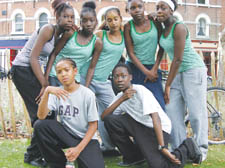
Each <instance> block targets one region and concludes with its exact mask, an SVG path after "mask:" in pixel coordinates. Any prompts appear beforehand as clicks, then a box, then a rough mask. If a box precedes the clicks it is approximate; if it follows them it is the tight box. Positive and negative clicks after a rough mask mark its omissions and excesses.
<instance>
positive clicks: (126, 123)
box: [101, 64, 202, 168]
mask: <svg viewBox="0 0 225 168" xmlns="http://www.w3.org/2000/svg"><path fill="white" fill-rule="evenodd" d="M113 80H114V83H115V85H116V87H117V89H119V90H120V91H121V92H120V93H119V94H118V95H117V96H116V98H115V99H114V101H113V102H112V104H111V105H110V106H109V107H108V108H107V109H106V110H105V111H104V112H103V114H102V115H101V118H102V120H104V124H105V127H106V129H107V131H108V133H109V136H110V138H111V140H112V142H113V143H114V144H115V145H116V146H117V147H118V149H119V150H120V152H121V154H122V156H123V161H122V162H120V163H119V166H130V165H135V164H139V163H142V162H143V161H144V160H146V161H147V163H148V165H149V166H150V167H151V168H159V167H160V168H175V167H183V166H184V164H185V162H186V160H187V159H191V160H193V162H195V163H200V162H201V156H202V155H201V152H200V150H199V148H198V146H197V145H196V143H195V142H194V140H193V139H191V138H188V139H186V140H185V141H184V142H183V143H182V144H181V145H180V147H179V148H177V149H176V150H175V151H174V152H172V153H171V152H170V151H169V150H168V141H169V137H170V132H171V122H170V119H169V118H168V116H167V115H166V113H165V112H164V111H163V110H162V108H161V106H160V105H159V103H158V102H157V100H156V99H155V97H154V96H153V94H152V93H151V92H150V91H149V90H148V89H146V88H145V87H144V86H142V85H134V84H133V85H132V84H131V80H132V75H131V71H130V69H129V67H128V66H126V65H125V64H118V65H117V66H116V67H115V69H114V70H113ZM130 137H133V140H132V139H131V138H130Z"/></svg>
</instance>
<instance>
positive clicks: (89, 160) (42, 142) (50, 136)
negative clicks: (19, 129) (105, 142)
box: [34, 119, 105, 168]
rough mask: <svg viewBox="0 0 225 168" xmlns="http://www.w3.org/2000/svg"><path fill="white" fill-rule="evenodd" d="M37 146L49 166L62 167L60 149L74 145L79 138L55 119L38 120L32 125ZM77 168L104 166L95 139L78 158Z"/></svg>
mask: <svg viewBox="0 0 225 168" xmlns="http://www.w3.org/2000/svg"><path fill="white" fill-rule="evenodd" d="M34 132H35V133H36V135H37V138H38V146H39V148H40V150H41V152H42V154H43V156H44V158H45V160H46V161H47V162H48V165H50V167H51V168H64V167H65V163H66V157H65V155H64V152H63V150H62V149H67V148H70V147H75V146H77V145H78V144H79V143H80V142H81V140H82V139H81V138H79V137H77V136H74V135H72V134H70V133H68V132H67V131H66V129H65V128H64V127H63V126H62V124H61V123H59V122H58V121H56V120H48V119H46V120H38V121H36V122H35V125H34ZM77 161H78V167H79V168H104V167H105V166H104V159H103V156H102V152H101V150H100V147H99V143H98V141H97V140H91V141H90V142H89V143H88V145H87V146H86V147H85V148H84V150H83V151H82V152H81V153H80V155H79V157H78V159H77Z"/></svg>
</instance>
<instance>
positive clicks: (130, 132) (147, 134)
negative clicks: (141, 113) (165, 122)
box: [104, 114, 188, 168]
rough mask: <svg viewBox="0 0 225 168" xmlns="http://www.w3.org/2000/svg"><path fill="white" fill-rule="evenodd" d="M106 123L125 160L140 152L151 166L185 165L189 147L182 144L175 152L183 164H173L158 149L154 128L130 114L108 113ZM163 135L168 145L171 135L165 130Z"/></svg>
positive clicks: (173, 166) (130, 159) (133, 157)
mask: <svg viewBox="0 0 225 168" xmlns="http://www.w3.org/2000/svg"><path fill="white" fill-rule="evenodd" d="M104 123H105V127H106V129H107V131H108V133H109V136H110V138H111V140H112V142H113V143H114V145H116V146H117V147H118V148H119V150H120V152H121V154H122V156H123V159H124V160H129V161H132V160H137V159H136V158H137V157H138V156H139V155H140V152H141V154H143V156H144V158H145V159H146V161H147V163H148V165H149V167H151V168H176V167H183V166H184V164H185V162H186V160H187V155H188V150H187V147H186V146H185V145H181V146H180V147H179V148H178V149H176V150H175V151H174V152H173V154H174V155H175V156H176V157H177V158H178V159H180V160H181V162H182V164H181V165H180V166H177V165H175V164H173V163H172V162H171V161H170V160H168V159H167V158H166V157H165V156H164V155H163V154H162V153H161V152H160V151H159V150H158V141H157V137H156V134H155V131H154V129H153V128H149V127H146V126H144V125H143V124H141V123H138V122H137V121H135V120H134V119H133V118H132V117H131V116H130V115H128V114H124V115H108V116H106V117H105V119H104ZM130 136H131V137H133V138H134V140H135V143H136V144H134V143H133V141H131V139H130ZM163 137H164V143H165V145H166V146H168V140H169V137H170V135H169V134H167V133H165V132H163ZM137 147H138V148H139V150H137ZM139 151H140V152H139Z"/></svg>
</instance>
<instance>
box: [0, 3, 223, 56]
mask: <svg viewBox="0 0 225 168" xmlns="http://www.w3.org/2000/svg"><path fill="white" fill-rule="evenodd" d="M68 1H69V2H70V3H71V4H72V6H73V7H74V11H75V19H76V23H77V24H79V13H80V10H81V6H82V3H83V2H84V0H68ZM126 1H127V0H96V4H97V9H96V11H97V18H98V21H99V23H101V16H102V14H103V13H104V11H105V10H106V9H107V8H109V7H110V6H116V7H118V8H120V11H121V14H122V16H123V21H124V22H126V21H127V20H129V19H130V16H129V14H128V13H126V12H125V7H126ZM143 1H145V8H146V12H154V11H155V4H156V2H157V0H143ZM177 1H178V4H179V7H178V10H177V11H176V12H175V16H176V17H177V18H178V19H179V20H183V21H184V23H185V24H186V25H187V26H188V28H189V31H190V34H191V38H192V41H193V46H194V47H195V49H196V50H197V51H201V52H202V53H203V55H204V56H205V57H206V58H207V57H209V56H210V54H211V52H215V54H217V48H218V39H219V36H218V35H219V32H221V31H222V30H223V28H224V25H225V18H224V16H225V10H224V9H225V1H224V0H177ZM54 22H55V19H54V15H53V10H52V9H51V3H50V0H0V49H5V48H10V49H16V50H17V49H20V48H22V47H23V45H24V44H25V42H26V41H27V39H28V38H29V36H30V35H31V33H32V32H33V31H34V30H36V29H38V28H39V27H40V26H42V25H44V24H46V23H54ZM16 50H15V52H16ZM12 51H13V50H12ZM15 52H14V54H15ZM12 53H13V52H12ZM0 54H1V51H0ZM208 59H209V58H208ZM206 60H207V59H206Z"/></svg>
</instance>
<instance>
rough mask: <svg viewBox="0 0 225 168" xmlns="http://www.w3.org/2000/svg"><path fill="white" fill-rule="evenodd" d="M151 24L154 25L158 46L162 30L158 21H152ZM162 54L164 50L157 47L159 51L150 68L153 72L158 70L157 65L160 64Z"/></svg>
mask: <svg viewBox="0 0 225 168" xmlns="http://www.w3.org/2000/svg"><path fill="white" fill-rule="evenodd" d="M153 22H154V24H155V26H156V28H157V31H158V45H159V40H160V37H161V35H162V30H163V29H162V25H161V23H159V22H158V21H155V20H153ZM163 53H164V49H163V48H162V47H161V46H160V45H159V51H158V53H157V57H156V62H155V64H154V66H153V68H152V69H153V70H158V68H159V64H160V62H161V60H162V57H163Z"/></svg>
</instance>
